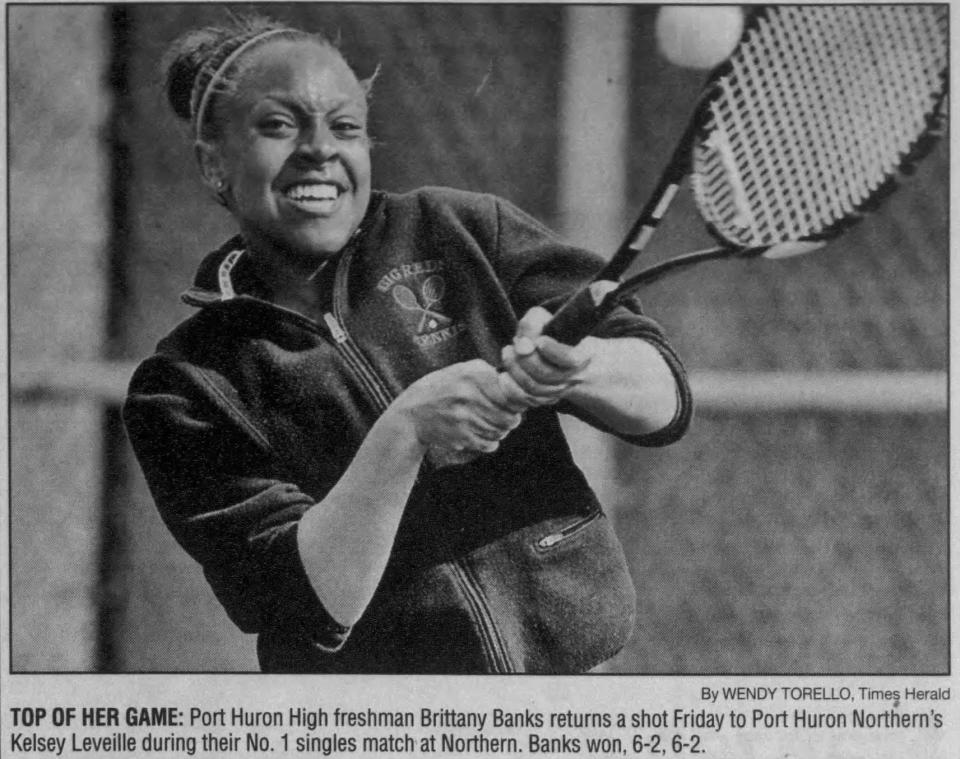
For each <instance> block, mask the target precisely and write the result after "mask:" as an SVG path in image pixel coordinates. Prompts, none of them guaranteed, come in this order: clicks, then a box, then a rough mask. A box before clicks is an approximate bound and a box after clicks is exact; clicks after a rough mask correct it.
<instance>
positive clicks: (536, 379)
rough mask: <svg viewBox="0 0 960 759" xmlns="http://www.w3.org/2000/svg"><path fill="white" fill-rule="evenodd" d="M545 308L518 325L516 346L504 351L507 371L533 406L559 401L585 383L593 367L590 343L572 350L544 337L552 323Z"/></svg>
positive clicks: (527, 316)
mask: <svg viewBox="0 0 960 759" xmlns="http://www.w3.org/2000/svg"><path fill="white" fill-rule="evenodd" d="M550 318H551V316H550V313H549V312H548V311H547V310H546V309H543V308H540V307H539V306H538V307H534V308H532V309H530V310H529V311H528V312H527V313H526V314H524V316H523V318H522V319H521V320H520V321H519V322H518V324H517V333H516V335H515V337H514V339H513V343H512V344H511V345H509V346H507V347H505V348H504V349H503V351H502V352H501V360H502V361H503V367H504V369H505V370H506V372H507V374H509V376H510V378H511V379H512V380H513V382H514V383H515V385H516V386H517V387H519V388H520V390H521V391H522V392H523V394H524V396H525V399H526V401H527V402H528V403H529V404H531V405H546V404H551V403H556V402H557V401H559V400H560V399H561V398H562V397H563V396H564V395H565V394H566V393H567V392H569V391H570V389H571V388H572V387H574V386H575V385H576V384H578V383H579V382H580V381H582V375H583V372H584V370H585V369H586V368H587V366H588V365H589V363H590V358H591V351H590V347H589V346H590V343H589V342H588V341H583V342H581V343H580V344H579V345H576V346H570V345H564V344H563V343H560V342H557V341H556V340H554V339H553V338H550V337H546V336H544V335H543V334H542V332H543V328H544V326H545V325H546V324H547V322H549V321H550Z"/></svg>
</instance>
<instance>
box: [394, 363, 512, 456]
mask: <svg viewBox="0 0 960 759" xmlns="http://www.w3.org/2000/svg"><path fill="white" fill-rule="evenodd" d="M497 374H498V373H497V370H496V369H494V368H493V367H492V366H490V365H489V364H488V363H486V362H485V361H481V360H479V359H478V360H474V361H468V362H465V363H461V364H454V365H453V366H449V367H446V368H444V369H440V370H438V371H436V372H432V373H431V374H428V375H426V376H425V377H423V378H421V379H420V380H418V381H417V382H415V383H414V384H413V385H411V386H410V387H409V388H408V389H407V390H406V391H404V393H403V394H401V398H402V399H403V400H402V401H401V403H402V405H403V406H404V407H406V408H408V409H409V413H410V414H411V416H412V418H413V419H414V422H415V425H416V426H415V429H416V432H417V436H418V438H419V440H420V441H421V442H422V443H425V444H426V445H428V446H437V447H440V448H448V449H452V450H473V451H480V452H483V453H490V452H493V451H495V450H496V449H497V447H498V446H499V444H500V441H501V440H503V438H504V437H506V436H507V435H508V434H509V433H510V431H511V430H513V429H514V428H516V427H517V425H519V424H520V421H521V416H520V412H521V411H523V410H524V409H525V408H527V406H526V405H524V406H522V407H521V406H520V404H518V403H517V402H516V400H511V398H510V397H508V395H507V393H506V392H505V390H504V388H503V387H501V383H500V380H499V379H498V376H497ZM398 400H400V399H398Z"/></svg>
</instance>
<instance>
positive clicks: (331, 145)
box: [212, 40, 370, 267]
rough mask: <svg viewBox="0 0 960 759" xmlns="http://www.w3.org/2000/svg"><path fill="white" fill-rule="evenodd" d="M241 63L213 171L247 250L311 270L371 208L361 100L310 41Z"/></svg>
mask: <svg viewBox="0 0 960 759" xmlns="http://www.w3.org/2000/svg"><path fill="white" fill-rule="evenodd" d="M250 55H251V58H250V61H249V62H248V64H247V66H246V67H245V70H244V72H243V73H242V75H241V76H240V78H239V81H238V82H237V87H236V92H235V96H234V97H233V98H231V99H230V100H229V101H228V103H227V104H226V107H225V111H224V113H225V115H226V120H225V123H224V128H223V135H222V138H221V140H220V142H219V143H218V144H217V145H216V147H215V148H214V149H213V151H212V155H213V156H214V158H213V164H214V165H215V166H216V167H217V170H218V171H219V172H220V174H219V177H220V178H222V179H224V180H225V181H226V185H227V189H226V197H227V204H228V207H229V208H230V210H231V212H232V213H233V215H234V216H235V217H236V218H237V220H238V221H239V223H240V228H241V231H242V232H243V234H244V236H245V238H246V240H247V242H248V244H250V245H251V246H252V247H253V248H254V249H255V250H257V251H258V252H260V253H263V254H267V255H279V256H280V257H281V258H282V259H291V258H292V259H294V260H296V261H297V262H298V263H299V264H302V265H304V266H310V265H311V264H312V265H313V266H314V267H315V266H316V262H317V261H318V260H322V259H324V258H326V257H329V256H330V255H331V254H334V253H336V252H337V251H339V250H340V249H341V248H343V246H344V245H345V244H346V243H347V241H348V240H349V239H350V236H351V235H352V234H353V232H354V231H355V230H356V229H357V227H358V226H359V224H360V221H361V220H362V219H363V215H364V213H365V212H366V209H367V205H368V203H369V201H370V142H369V139H368V137H367V104H366V95H365V93H364V91H363V88H362V87H361V85H360V84H359V82H358V81H357V79H356V77H355V76H354V75H353V72H352V71H351V70H350V68H349V67H348V66H347V64H346V63H345V62H344V60H343V58H342V57H341V56H340V54H339V53H337V52H336V51H335V50H333V49H332V48H329V47H325V46H322V45H320V44H319V43H316V42H313V41H289V40H277V41H274V42H270V43H267V44H266V45H264V46H263V47H262V48H261V49H259V50H256V51H253V52H252V53H251V54H250Z"/></svg>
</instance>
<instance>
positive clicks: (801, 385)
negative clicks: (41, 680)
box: [10, 360, 948, 414]
mask: <svg viewBox="0 0 960 759" xmlns="http://www.w3.org/2000/svg"><path fill="white" fill-rule="evenodd" d="M135 368H136V362H132V361H115V362H105V361H104V362H97V361H91V362H64V363H51V362H49V361H38V360H19V361H17V360H14V361H13V365H12V371H11V384H10V391H11V397H12V399H13V400H15V401H30V400H68V399H86V400H92V401H99V402H103V403H111V404H119V403H121V402H122V401H123V398H124V396H125V395H126V391H127V384H128V382H129V381H130V376H131V375H132V374H133V370H134V369H135ZM690 384H691V385H692V389H693V397H694V403H695V404H696V407H697V409H698V410H700V411H727V412H741V413H756V412H762V411H780V412H787V411H835V412H846V413H871V414H884V413H897V414H916V413H940V412H945V411H946V410H947V384H948V382H947V373H946V372H938V371H931V372H861V371H837V372H746V371H740V372H712V371H699V372H691V375H690Z"/></svg>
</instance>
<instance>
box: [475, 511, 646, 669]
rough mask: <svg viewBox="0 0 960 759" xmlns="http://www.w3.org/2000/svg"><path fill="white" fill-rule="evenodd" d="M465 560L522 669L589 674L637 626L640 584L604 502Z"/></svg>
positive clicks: (510, 537)
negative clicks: (635, 580)
mask: <svg viewBox="0 0 960 759" xmlns="http://www.w3.org/2000/svg"><path fill="white" fill-rule="evenodd" d="M461 562H462V563H463V564H465V565H466V566H468V567H469V570H470V574H471V577H472V578H473V580H474V582H475V584H476V586H477V588H478V589H479V592H480V593H481V594H482V598H483V599H484V602H485V608H486V610H487V612H488V613H489V616H490V618H491V619H492V620H493V623H494V624H495V625H496V627H497V630H498V631H499V635H500V636H501V638H502V639H503V640H504V642H505V644H506V647H507V649H508V650H509V652H510V655H511V659H512V662H513V665H514V667H515V668H516V669H518V670H519V671H523V672H542V673H575V672H585V671H587V670H588V669H590V668H592V667H594V666H596V665H597V664H599V663H600V662H602V661H604V660H606V659H608V658H610V657H611V656H613V655H614V654H615V653H617V652H618V651H619V650H620V649H621V648H622V647H623V646H624V645H625V644H626V642H627V641H628V640H629V638H630V634H631V633H632V631H633V626H634V621H635V617H636V593H635V590H634V587H633V581H632V579H631V577H630V571H629V568H628V566H627V562H626V558H625V557H624V554H623V549H622V547H621V546H620V541H619V540H618V539H617V536H616V534H615V533H614V531H613V528H612V527H611V525H610V522H609V520H608V519H607V517H606V516H605V515H604V513H603V512H602V511H601V510H599V507H598V508H597V510H595V511H593V512H591V513H590V514H588V515H585V516H582V517H579V518H577V519H575V520H573V521H571V520H570V518H569V517H566V518H563V519H551V520H547V521H546V522H541V523H540V524H537V525H533V526H530V527H527V528H524V529H521V530H518V531H516V532H514V533H511V534H510V535H507V536H505V537H503V538H501V539H499V540H497V541H494V542H493V543H490V544H489V545H486V546H483V547H482V548H480V549H478V550H476V551H473V552H472V553H470V554H469V555H468V556H466V557H465V558H463V559H461Z"/></svg>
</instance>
